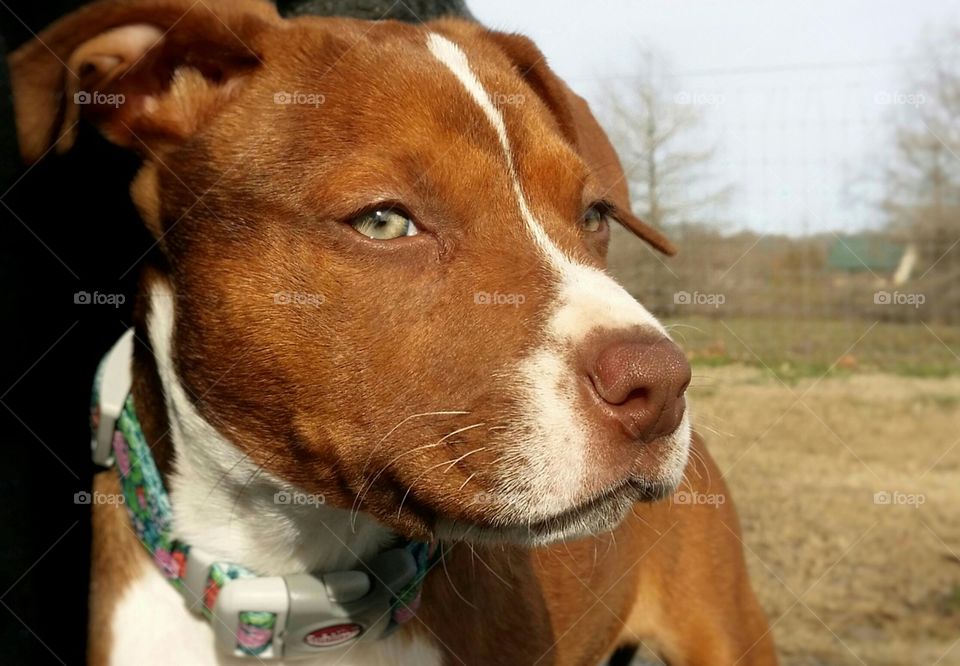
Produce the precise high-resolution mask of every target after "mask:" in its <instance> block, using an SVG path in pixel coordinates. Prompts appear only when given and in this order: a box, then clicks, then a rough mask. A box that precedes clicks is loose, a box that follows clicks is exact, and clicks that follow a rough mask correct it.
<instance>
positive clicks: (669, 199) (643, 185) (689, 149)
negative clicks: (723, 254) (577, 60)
mask: <svg viewBox="0 0 960 666" xmlns="http://www.w3.org/2000/svg"><path fill="white" fill-rule="evenodd" d="M639 62H640V67H639V69H638V72H637V75H636V77H635V78H631V79H630V83H629V84H627V85H620V86H616V87H614V86H610V87H608V90H607V94H606V100H607V105H606V108H604V109H603V110H602V115H603V119H604V121H605V123H606V126H607V130H608V132H609V133H610V136H611V139H612V140H613V142H614V144H615V145H616V147H617V150H618V151H619V153H620V157H621V160H622V161H623V164H624V169H625V171H626V174H627V179H628V181H629V185H630V194H631V197H632V199H633V202H634V208H635V212H636V213H637V214H639V215H640V216H641V217H643V218H644V219H645V220H646V221H647V222H649V223H650V224H653V225H654V226H656V227H670V226H679V225H689V224H705V223H714V222H715V221H716V220H714V219H710V216H711V215H712V213H713V210H714V209H715V208H716V207H717V206H718V205H720V204H722V203H724V202H725V201H726V199H727V197H728V195H729V187H715V186H714V188H713V189H710V182H711V179H710V177H709V166H710V164H711V162H712V160H713V158H714V152H715V151H714V149H713V147H706V148H704V147H702V146H697V145H695V143H694V138H695V136H696V130H697V129H698V128H699V126H700V125H701V122H702V109H703V108H705V107H706V106H709V105H711V104H717V103H720V102H722V98H721V97H720V96H719V95H716V94H708V93H703V92H694V91H690V90H683V89H680V88H679V86H678V85H677V84H678V80H677V78H676V77H675V76H674V75H673V74H672V72H671V70H670V67H669V65H668V64H667V63H666V62H665V60H664V59H663V58H662V57H661V56H659V55H657V54H655V53H654V52H653V51H651V50H649V49H648V50H645V51H643V52H642V54H641V57H640V58H639Z"/></svg>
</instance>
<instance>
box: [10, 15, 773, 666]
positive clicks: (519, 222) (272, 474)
mask: <svg viewBox="0 0 960 666" xmlns="http://www.w3.org/2000/svg"><path fill="white" fill-rule="evenodd" d="M10 65H11V70H12V76H13V87H14V92H15V105H16V110H17V122H18V133H19V138H20V142H21V147H22V152H23V154H24V157H25V159H26V160H27V161H35V160H37V159H39V158H40V157H41V156H42V155H43V154H44V153H45V152H46V151H48V150H49V149H50V148H51V147H52V146H54V145H55V146H56V149H57V150H59V151H64V150H67V149H68V148H69V147H70V145H71V144H72V142H73V139H74V134H75V128H76V121H77V120H78V118H80V117H83V118H84V119H85V120H88V121H90V122H93V123H95V124H96V125H97V126H99V128H100V129H101V131H102V132H103V133H104V135H105V136H106V137H107V138H108V139H110V140H111V141H113V142H115V143H117V144H119V145H121V146H125V147H128V148H130V149H132V150H134V151H136V152H137V153H139V154H140V156H141V157H142V167H141V168H140V170H139V172H138V174H137V177H136V179H135V181H134V183H133V185H132V197H133V200H134V202H135V204H136V205H137V207H138V209H139V211H140V213H141V215H142V218H143V221H144V223H145V224H146V226H147V228H148V229H149V230H150V232H151V233H152V234H153V235H154V236H155V238H156V243H157V246H158V248H159V256H160V257H161V258H160V259H158V260H156V261H154V262H153V263H152V264H151V265H149V266H148V267H147V268H146V270H145V272H144V277H143V281H142V287H141V290H140V294H139V301H138V309H137V321H136V325H137V328H138V330H139V331H140V332H141V336H140V342H139V343H138V345H137V348H136V352H135V360H134V387H133V392H134V398H135V400H136V403H137V405H138V411H139V412H140V419H141V421H142V423H143V428H144V431H145V433H146V435H147V440H148V441H149V442H150V443H151V444H152V445H153V446H154V454H155V456H156V458H157V460H158V462H159V465H160V467H161V470H162V472H163V474H164V479H165V483H166V485H167V487H168V488H169V489H170V493H171V498H172V504H173V511H174V519H175V532H176V535H177V536H178V537H180V538H183V539H184V540H185V541H188V542H190V543H191V544H194V545H195V546H197V547H202V548H203V549H205V550H206V551H209V552H212V553H215V554H216V555H217V556H218V557H222V558H223V559H224V560H225V561H230V562H236V563H240V564H243V565H245V566H246V567H249V568H250V569H252V570H254V571H256V572H258V573H259V574H261V575H265V576H280V575H286V574H292V573H297V572H313V571H325V570H332V569H349V568H351V567H354V566H356V565H357V564H358V562H361V561H364V560H366V559H367V558H369V557H371V556H372V555H374V554H375V553H377V552H378V551H380V550H381V549H382V548H383V547H384V546H385V544H387V543H389V542H390V541H391V539H393V538H394V537H395V535H402V536H403V537H406V538H411V539H422V540H430V539H438V540H440V541H441V542H443V543H445V544H448V545H449V546H450V547H449V548H448V549H447V552H446V555H445V558H444V560H443V562H442V566H441V567H440V568H439V569H436V570H434V571H433V572H432V573H431V574H430V575H429V576H428V578H427V580H426V586H425V589H424V592H423V603H422V607H421V609H420V610H419V612H418V615H417V620H416V621H413V622H411V623H409V624H406V625H403V628H402V629H401V630H400V631H398V632H396V633H395V634H393V635H391V636H390V637H389V638H386V639H383V640H381V641H377V642H373V643H369V644H366V643H365V644H357V645H355V646H353V647H351V648H350V649H349V650H345V651H339V652H338V651H334V652H331V653H329V654H325V655H322V656H318V657H316V658H315V659H314V660H313V661H309V662H308V663H316V664H328V663H331V664H332V663H339V664H418V665H431V664H456V663H463V664H595V663H598V662H600V661H601V660H603V659H605V658H606V657H608V656H609V655H610V654H611V652H612V651H613V650H614V649H615V648H617V647H618V646H622V645H627V644H633V645H637V644H639V643H641V642H642V643H644V644H645V645H647V646H649V647H651V648H652V649H654V650H655V651H658V652H659V653H660V654H661V655H662V656H663V658H664V659H665V660H667V661H668V662H669V663H671V664H744V665H746V664H772V663H775V656H774V651H773V646H772V642H771V640H770V637H769V633H768V629H767V625H766V621H765V619H764V616H763V613H762V611H761V610H760V608H759V606H758V604H757V602H756V600H755V598H754V595H753V592H752V590H751V588H750V586H749V582H748V580H747V573H746V568H745V565H744V560H743V555H742V550H741V544H740V541H739V527H738V524H737V519H736V516H735V514H734V511H733V508H732V505H731V503H730V502H722V503H717V502H714V503H711V504H702V503H698V502H693V503H688V504H678V503H674V502H671V501H669V500H667V499H665V498H668V497H669V496H670V495H671V493H672V492H673V491H674V489H676V488H677V486H678V484H680V483H681V482H684V483H686V484H688V485H689V490H690V492H693V493H704V494H714V495H717V496H721V495H722V496H724V497H725V496H726V493H727V489H726V487H725V486H724V484H723V481H722V479H721V475H720V473H719V471H718V470H717V468H716V467H715V465H714V463H713V462H712V461H711V459H710V457H709V455H708V454H707V452H706V450H705V449H704V448H703V444H702V442H701V440H700V439H699V438H698V437H697V435H696V434H695V433H693V431H692V429H691V425H690V418H689V415H688V414H689V412H688V409H687V407H686V404H685V400H684V397H683V396H684V391H685V389H686V386H687V383H688V381H689V367H688V366H687V363H686V361H685V359H684V357H683V355H682V353H681V352H680V351H679V349H678V348H677V347H676V346H675V345H674V344H673V343H672V342H671V341H670V339H669V337H668V335H667V332H666V331H665V330H664V328H663V326H661V325H660V324H659V323H658V322H657V320H656V319H655V318H654V317H653V316H652V315H651V314H650V313H649V312H648V311H647V310H646V309H644V308H643V307H642V306H641V305H640V304H639V303H637V302H636V301H635V300H634V299H633V298H631V297H630V295H629V294H628V293H627V292H626V291H625V290H624V289H623V288H621V287H620V286H619V285H618V284H617V283H616V282H615V281H614V280H613V279H611V278H610V277H609V276H608V275H607V274H606V273H605V272H604V263H605V254H606V246H607V243H608V237H609V227H608V225H609V224H613V223H621V224H623V225H625V226H626V227H628V228H630V229H631V230H633V231H634V232H635V233H637V234H638V235H640V236H642V237H643V238H645V239H646V240H648V241H649V242H650V243H652V244H653V245H654V246H656V247H658V248H659V249H661V250H663V251H665V252H668V253H669V252H672V248H671V246H670V244H669V241H667V240H666V239H664V238H663V237H662V236H660V235H659V234H658V233H657V232H656V231H654V230H653V229H650V228H648V227H646V226H645V225H644V224H643V223H642V222H641V221H639V220H637V219H636V218H634V217H633V216H632V215H631V213H630V206H629V201H628V200H627V193H626V186H625V183H624V180H623V173H622V171H621V167H620V165H619V163H618V161H617V158H616V155H615V154H614V152H613V150H612V148H611V146H610V144H609V142H608V141H607V139H606V137H605V135H604V134H603V132H602V130H601V129H600V128H599V126H598V125H597V123H596V121H595V120H594V119H593V117H592V115H591V113H590V111H589V109H588V108H587V106H586V104H585V102H584V101H583V100H582V99H580V98H579V97H577V96H575V95H574V94H573V93H572V92H571V91H570V90H569V89H568V88H567V87H566V85H565V84H564V83H563V82H562V81H560V80H559V79H558V78H557V77H556V76H555V75H554V74H553V73H552V72H551V71H550V69H548V68H547V67H546V65H545V64H544V62H543V57H542V55H541V54H540V53H539V51H538V50H537V49H536V47H535V46H534V45H533V44H532V43H531V42H530V41H529V40H527V39H525V38H523V37H520V36H516V35H508V34H502V33H496V32H492V31H489V30H487V29H484V28H483V27H481V26H479V25H476V24H473V23H469V22H463V21H457V20H444V21H437V22H431V23H427V24H425V25H407V24H400V23H395V22H389V21H385V22H379V23H368V22H362V21H354V20H347V19H329V18H326V19H319V18H312V17H300V18H297V19H295V20H284V19H281V18H280V17H279V16H278V15H277V14H276V11H275V9H274V8H273V6H272V5H271V4H269V3H267V2H260V1H258V0H219V1H215V0H199V1H198V0H106V1H104V2H97V3H94V4H91V5H88V6H86V7H84V8H83V9H81V10H79V11H77V12H75V13H74V14H71V15H69V16H67V17H65V18H64V19H62V20H60V21H59V22H57V23H56V24H54V25H53V26H51V27H50V28H48V29H47V30H45V31H43V32H42V33H41V34H40V35H39V37H38V39H36V40H34V41H32V42H31V43H29V44H27V45H25V46H24V47H22V48H21V49H20V50H18V51H17V52H16V53H14V55H13V56H12V58H11V60H10ZM77 91H96V92H95V93H94V94H93V96H92V97H90V98H89V99H87V100H84V101H87V102H89V103H87V104H82V105H80V104H76V103H74V101H73V100H74V94H75V93H76V92H77ZM285 93H289V95H288V96H287V97H286V98H282V99H278V98H277V96H278V95H280V96H283V95H284V94H285ZM119 96H122V97H119ZM121 99H122V103H118V100H121ZM504 100H508V101H509V102H510V103H503V101H504ZM278 101H279V102H289V103H277V102H278ZM298 102H306V103H298ZM277 294H292V295H294V297H292V298H289V299H286V300H288V301H292V302H291V303H286V304H281V303H278V299H277V298H276V295H277ZM297 295H312V296H313V297H314V298H312V299H311V298H299V297H297ZM321 301H322V302H321ZM96 487H97V490H99V491H101V492H114V493H115V492H117V488H118V481H117V477H116V475H115V472H113V471H108V472H104V473H102V474H100V475H99V476H98V477H97V479H96ZM289 489H296V490H297V491H300V492H307V493H316V494H322V495H323V497H324V498H325V501H326V503H325V504H324V505H323V506H321V507H319V508H318V507H315V506H296V505H290V504H280V505H278V504H277V503H276V501H275V499H274V498H275V494H276V492H277V491H278V490H289ZM718 504H719V506H718ZM353 512H356V513H355V514H353ZM352 514H353V515H352ZM94 533H95V543H94V565H93V572H92V575H93V578H92V594H91V604H92V607H91V611H92V612H91V616H92V619H91V631H90V649H89V657H90V662H91V663H93V664H108V663H109V664H124V665H126V664H131V663H141V664H147V663H164V664H214V663H233V662H232V660H231V658H226V657H221V656H219V655H218V653H217V652H216V651H215V649H214V645H213V637H212V630H211V627H210V625H209V623H208V622H206V621H205V620H204V619H202V618H200V617H198V616H196V615H194V614H191V613H190V612H188V610H187V609H186V608H185V606H184V603H183V600H182V599H181V597H180V596H179V595H178V593H177V592H176V591H175V590H174V589H173V587H171V586H170V585H168V583H167V582H166V581H165V580H164V578H163V577H162V576H161V574H160V573H159V571H158V570H157V568H156V567H155V566H154V564H153V563H152V562H151V560H150V559H149V557H148V556H147V554H146V553H145V551H144V549H143V548H142V547H141V546H140V545H139V544H138V543H137V540H136V538H135V536H134V534H133V532H132V531H131V529H130V527H129V520H128V517H127V515H126V513H125V511H124V509H123V508H121V507H118V506H116V505H97V506H96V507H95V510H94ZM247 661H250V660H249V659H248V660H247ZM298 663H304V662H303V661H300V662H298Z"/></svg>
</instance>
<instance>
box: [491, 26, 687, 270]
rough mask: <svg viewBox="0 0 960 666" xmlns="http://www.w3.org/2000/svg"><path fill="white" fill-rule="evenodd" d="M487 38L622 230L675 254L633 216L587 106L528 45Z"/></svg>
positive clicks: (518, 38) (516, 38)
mask: <svg viewBox="0 0 960 666" xmlns="http://www.w3.org/2000/svg"><path fill="white" fill-rule="evenodd" d="M488 38H489V39H491V40H492V41H493V42H494V43H496V44H497V45H498V46H499V47H500V49H501V50H502V51H503V52H504V53H506V55H507V57H509V58H510V60H511V61H512V62H513V64H514V68H515V69H516V71H517V73H518V74H519V75H520V76H521V77H523V78H524V80H526V82H527V84H528V85H529V86H530V87H531V88H533V91H534V92H535V93H536V94H537V96H538V97H539V98H540V99H542V100H543V102H544V103H545V104H546V105H547V108H548V109H550V111H551V113H552V114H553V115H554V117H555V118H556V121H557V124H558V125H559V126H560V131H561V132H563V134H564V136H566V137H567V139H568V140H569V141H570V143H571V144H572V145H573V146H574V147H575V148H576V149H577V152H579V153H580V156H581V157H582V158H583V160H584V162H586V163H587V166H588V167H589V168H590V169H591V171H592V172H593V174H594V176H595V177H596V178H597V179H598V180H599V181H600V184H601V186H602V187H603V188H604V189H605V190H606V191H607V197H608V198H609V199H610V200H611V201H612V202H613V203H614V204H616V207H617V217H618V219H619V220H620V222H621V223H622V224H623V226H625V227H626V228H627V229H629V230H630V231H632V232H633V233H634V234H636V235H637V236H639V237H640V238H642V239H643V240H645V241H646V242H648V243H649V244H650V245H652V246H653V247H655V248H656V249H658V250H660V251H661V252H663V253H664V254H667V255H674V254H676V252H677V249H676V247H675V246H674V244H673V243H672V242H670V239H668V238H667V237H666V236H664V235H663V233H661V232H660V231H658V230H657V229H654V228H653V227H651V226H650V225H649V224H646V223H645V222H644V221H643V220H641V219H640V218H638V217H636V216H635V215H634V214H633V213H632V211H631V208H630V193H629V189H628V187H627V180H626V177H625V175H624V172H623V167H622V165H621V164H620V159H619V158H618V157H617V152H616V150H614V148H613V145H612V144H611V143H610V139H609V138H608V137H607V134H606V132H604V131H603V128H602V127H600V123H598V122H597V119H596V118H595V117H594V116H593V113H592V112H591V111H590V107H589V105H588V104H587V102H586V100H584V99H583V98H582V97H580V96H579V95H577V94H576V93H575V92H573V91H572V90H570V88H569V86H567V84H566V83H564V82H563V80H562V79H560V77H558V76H557V75H556V74H554V73H553V71H552V70H551V69H550V68H549V67H548V66H547V63H546V59H545V57H544V55H543V53H541V52H540V49H538V48H537V46H536V45H535V44H534V43H533V42H532V41H531V40H530V39H528V38H526V37H524V36H522V35H514V34H507V33H502V32H493V31H490V32H488Z"/></svg>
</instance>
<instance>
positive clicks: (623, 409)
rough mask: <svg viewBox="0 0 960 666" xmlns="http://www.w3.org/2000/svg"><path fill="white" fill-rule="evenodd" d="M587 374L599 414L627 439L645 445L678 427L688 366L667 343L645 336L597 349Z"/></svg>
mask: <svg viewBox="0 0 960 666" xmlns="http://www.w3.org/2000/svg"><path fill="white" fill-rule="evenodd" d="M587 374H588V375H589V377H590V380H591V382H592V384H593V389H594V391H595V392H596V394H597V396H598V397H599V398H600V402H601V405H602V407H603V409H604V410H605V411H606V412H607V413H608V414H610V415H611V416H612V417H613V418H614V419H616V420H617V421H619V422H620V423H621V424H622V425H623V427H624V428H625V429H626V430H627V432H628V433H629V434H630V435H631V436H632V437H633V438H635V439H638V440H640V441H643V442H649V441H652V440H654V439H656V438H657V437H663V436H664V435H669V434H670V433H672V432H673V431H674V430H676V429H677V427H678V426H679V425H680V422H681V420H682V419H683V413H684V410H685V409H686V399H685V397H684V392H685V391H686V390H687V386H688V385H689V384H690V364H689V363H687V358H686V356H684V354H683V352H682V351H681V350H680V348H679V347H678V346H677V345H675V344H674V343H673V342H672V341H671V340H669V339H668V338H665V337H663V336H660V335H656V336H652V335H645V336H634V337H630V338H619V339H616V340H614V341H608V342H607V343H606V344H601V345H599V353H598V354H597V355H596V356H595V358H594V359H593V362H592V363H590V364H588V370H587Z"/></svg>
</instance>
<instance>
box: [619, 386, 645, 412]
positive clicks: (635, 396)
mask: <svg viewBox="0 0 960 666" xmlns="http://www.w3.org/2000/svg"><path fill="white" fill-rule="evenodd" d="M649 401H650V389H649V388H647V387H646V386H641V387H639V388H635V389H633V390H631V391H630V392H629V393H628V394H627V397H626V398H625V399H624V401H623V402H621V403H618V404H620V405H625V406H628V407H637V408H642V407H644V406H646V404H647V403H648V402H649Z"/></svg>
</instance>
